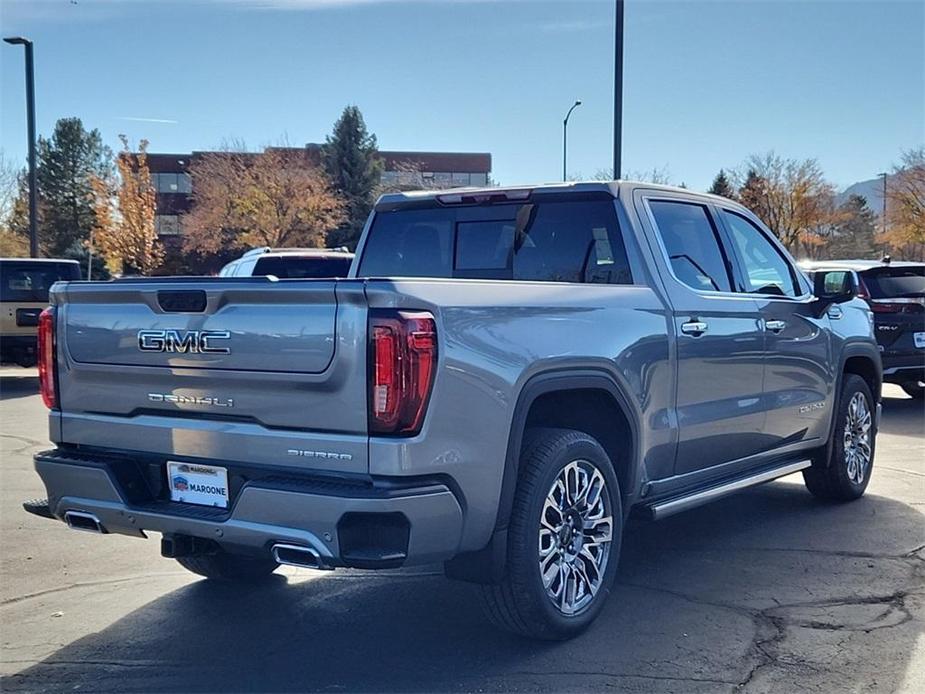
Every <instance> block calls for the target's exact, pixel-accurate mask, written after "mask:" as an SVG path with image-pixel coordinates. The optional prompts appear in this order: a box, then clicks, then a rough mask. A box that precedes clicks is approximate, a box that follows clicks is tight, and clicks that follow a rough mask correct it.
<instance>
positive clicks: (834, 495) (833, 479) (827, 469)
mask: <svg viewBox="0 0 925 694" xmlns="http://www.w3.org/2000/svg"><path fill="white" fill-rule="evenodd" d="M857 394H860V395H861V396H862V397H863V398H864V399H865V400H866V404H867V408H868V411H869V412H870V416H871V422H870V435H869V436H870V461H869V462H868V464H867V466H866V470H865V472H864V473H863V477H862V479H860V480H852V479H851V478H850V477H849V473H848V459H847V457H846V455H845V428H846V426H848V410H849V405H850V403H851V401H852V399H853V398H854V397H855V395H857ZM876 411H877V410H876V404H875V403H874V398H873V396H872V395H871V392H870V388H869V387H868V385H867V382H866V381H865V380H864V379H863V378H861V377H860V376H858V375H856V374H845V377H844V380H843V381H842V386H841V393H840V394H839V397H838V404H837V410H836V412H835V430H834V432H833V433H832V437H833V438H832V456H831V459H830V460H829V461H826V460H822V459H819V460H816V461H814V462H813V466H812V467H810V468H807V469H806V470H803V481H804V482H805V483H806V488H807V489H809V491H810V493H811V494H812V495H813V496H815V497H818V498H820V499H827V500H830V501H853V500H854V499H857V498H860V497H861V496H862V495H863V494H864V490H866V489H867V485H868V483H869V482H870V475H871V472H872V471H873V467H874V452H875V448H876V443H877V415H876Z"/></svg>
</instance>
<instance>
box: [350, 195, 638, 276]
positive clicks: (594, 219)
mask: <svg viewBox="0 0 925 694" xmlns="http://www.w3.org/2000/svg"><path fill="white" fill-rule="evenodd" d="M357 274H358V276H360V277H445V278H461V279H501V280H520V281H533V282H570V283H594V284H632V282H633V278H632V273H631V271H630V268H629V263H628V261H627V255H626V249H625V246H624V242H623V237H622V236H621V233H620V229H619V227H618V225H617V217H616V212H615V209H614V200H613V198H611V197H609V196H603V195H602V196H594V197H591V198H589V199H572V198H570V197H567V196H563V195H552V196H537V199H535V200H534V199H531V200H530V201H528V202H525V203H517V204H511V203H502V204H491V205H472V206H467V205H460V206H441V205H440V204H439V203H437V202H434V204H433V205H429V206H427V207H424V208H418V209H407V208H399V209H396V210H390V211H379V212H377V213H376V217H375V218H374V220H373V224H372V226H371V227H370V230H369V232H368V234H367V238H366V242H365V245H364V249H363V256H362V258H361V261H360V265H359V269H358V273H357Z"/></svg>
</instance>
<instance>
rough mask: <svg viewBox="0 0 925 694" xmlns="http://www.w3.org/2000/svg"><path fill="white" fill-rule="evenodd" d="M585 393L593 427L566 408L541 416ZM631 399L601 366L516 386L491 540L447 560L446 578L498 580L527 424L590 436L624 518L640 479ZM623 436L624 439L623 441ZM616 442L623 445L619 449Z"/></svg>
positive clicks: (579, 412)
mask: <svg viewBox="0 0 925 694" xmlns="http://www.w3.org/2000/svg"><path fill="white" fill-rule="evenodd" d="M591 394H593V395H591ZM589 395H590V397H591V398H593V400H594V401H593V402H592V403H589V404H588V405H586V407H588V408H590V410H591V411H593V412H596V413H598V414H596V415H595V418H594V421H593V426H577V425H576V421H577V419H578V418H580V417H582V416H583V414H584V412H585V411H587V410H576V409H575V408H569V407H567V408H566V411H565V415H564V416H563V417H562V418H559V419H555V420H553V421H550V420H549V418H548V417H546V413H547V411H548V410H549V409H550V408H551V407H553V406H555V404H557V403H561V404H564V405H568V404H574V403H577V402H578V400H581V399H582V398H585V397H588V396H589ZM631 402H632V401H631V400H630V398H629V397H628V396H627V395H626V391H625V389H624V387H623V386H622V385H621V384H620V383H619V382H618V381H617V379H616V378H615V377H614V375H613V374H611V373H610V372H608V371H606V370H604V369H593V368H581V369H557V370H553V371H544V372H542V373H539V374H536V375H534V376H532V377H530V379H529V380H527V382H526V383H525V384H524V385H523V387H522V388H521V389H520V392H519V394H518V397H517V402H516V404H515V406H514V413H513V417H512V420H511V427H510V433H509V435H508V445H507V451H506V454H505V462H504V474H503V477H502V483H501V491H500V496H499V500H498V512H497V516H496V519H495V527H494V530H493V532H492V536H491V539H490V540H489V542H488V545H487V546H486V547H485V548H484V549H481V550H478V551H476V552H467V553H465V554H461V555H459V556H457V557H455V558H454V559H452V560H450V561H449V562H447V563H446V567H445V570H446V574H447V576H449V577H450V578H455V579H460V580H465V581H471V582H475V583H496V582H498V581H500V580H501V577H502V575H503V572H504V566H505V562H506V558H507V527H508V522H509V519H510V515H511V509H512V507H513V503H514V494H515V492H516V489H517V480H518V477H519V474H520V470H519V468H520V450H521V447H522V445H523V439H524V433H525V432H526V431H527V429H528V428H529V427H530V426H533V425H536V426H558V427H563V428H570V429H577V430H579V431H584V432H585V433H587V434H589V435H591V436H594V437H595V438H596V439H597V440H598V441H599V442H600V443H601V445H602V446H603V447H604V449H605V451H607V453H608V456H609V457H610V459H611V461H612V462H613V464H614V468H615V469H614V472H615V473H616V474H617V479H618V481H619V483H620V493H621V501H622V505H623V513H624V516H626V514H628V513H629V509H630V508H631V506H632V500H633V499H634V498H635V496H636V495H637V488H638V486H639V482H640V469H639V468H640V466H639V463H638V461H639V457H640V453H639V450H640V449H639V440H640V439H639V417H638V415H637V413H636V410H635V409H634V408H633V407H632V406H631V404H630V403H631ZM604 403H606V404H605V405H604V407H611V408H613V409H609V410H608V409H604V410H603V411H602V412H601V411H600V406H601V405H602V404H604ZM613 413H619V416H620V420H619V421H618V425H617V427H616V428H615V430H614V431H612V432H611V433H609V434H608V433H607V431H606V430H605V429H603V428H602V427H601V426H600V423H601V422H602V421H605V420H604V418H603V416H602V415H608V414H613ZM588 429H591V431H588ZM626 438H628V439H629V440H628V441H625V439H626ZM602 439H603V440H602ZM618 442H624V443H628V445H627V446H625V447H623V448H620V447H619V446H618Z"/></svg>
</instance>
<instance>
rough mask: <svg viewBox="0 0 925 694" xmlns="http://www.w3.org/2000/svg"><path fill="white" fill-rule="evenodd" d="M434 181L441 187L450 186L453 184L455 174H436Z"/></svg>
mask: <svg viewBox="0 0 925 694" xmlns="http://www.w3.org/2000/svg"><path fill="white" fill-rule="evenodd" d="M434 181H435V182H436V183H437V185H439V186H448V185H450V184H451V183H452V182H453V174H451V173H442V172H439V171H438V172H437V173H435V174H434Z"/></svg>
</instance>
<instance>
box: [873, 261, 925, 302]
mask: <svg viewBox="0 0 925 694" xmlns="http://www.w3.org/2000/svg"><path fill="white" fill-rule="evenodd" d="M863 278H864V284H865V285H866V286H867V290H868V291H869V292H870V297H871V298H872V299H899V298H903V297H908V298H914V297H921V296H925V265H919V266H917V267H888V268H878V269H876V270H870V271H868V272H865V273H863Z"/></svg>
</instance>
